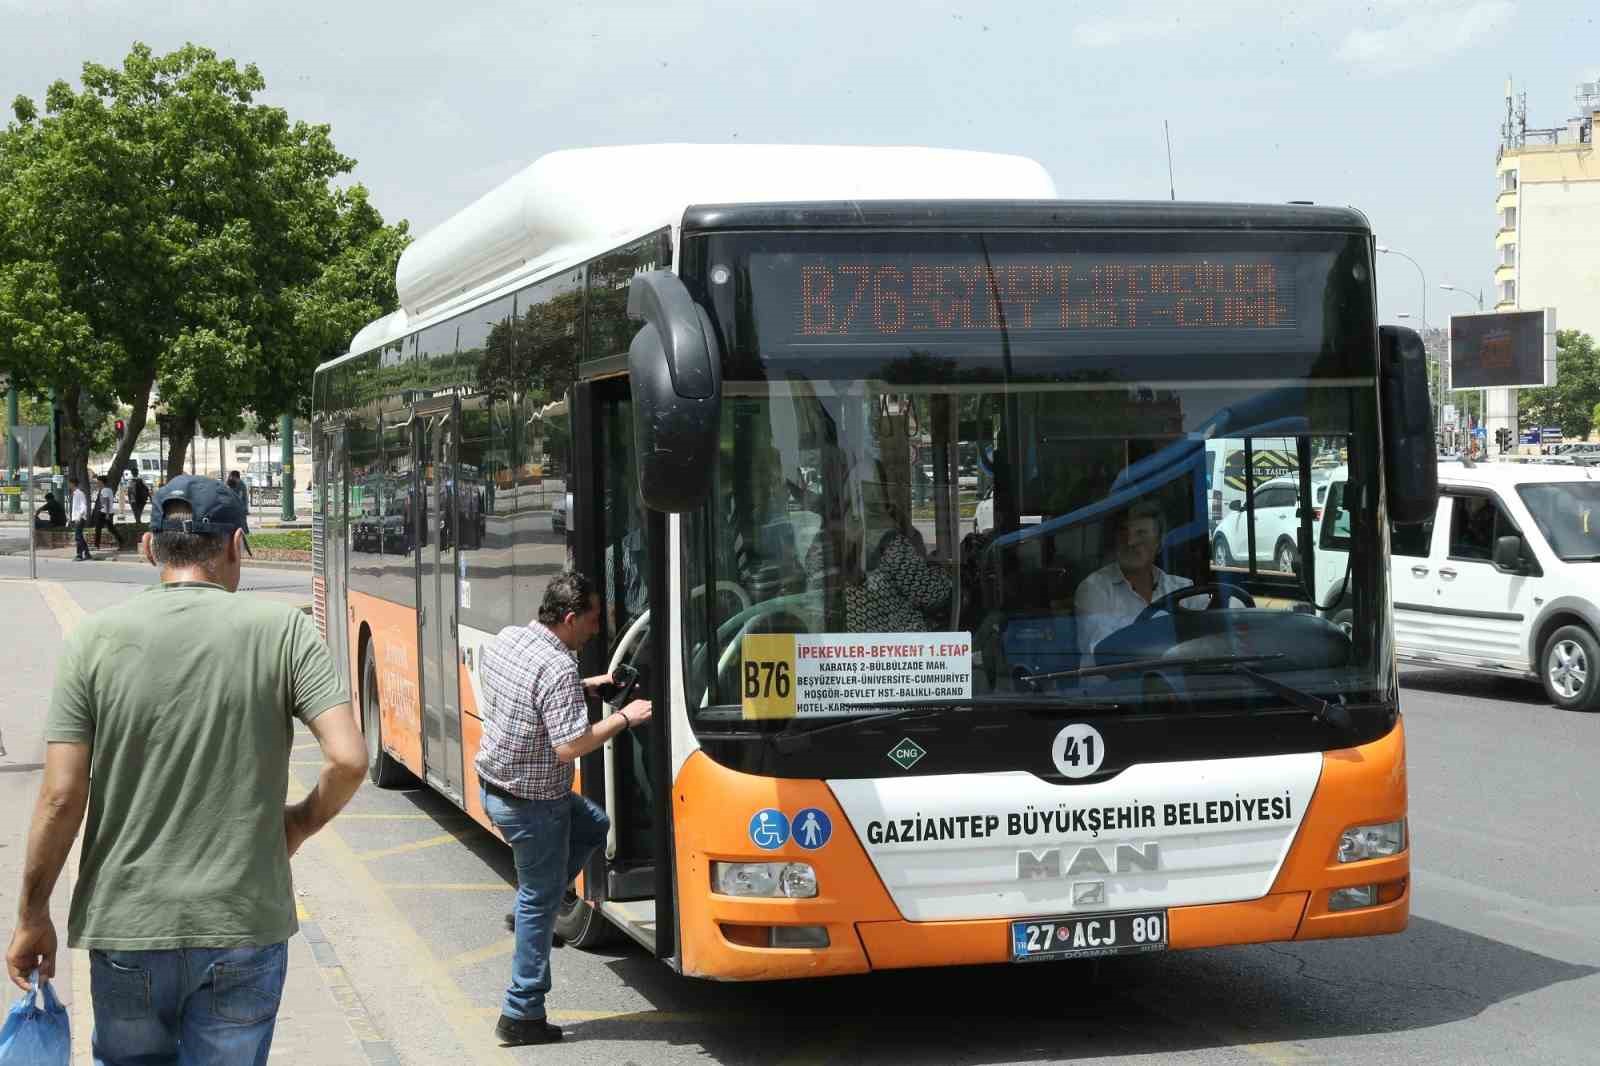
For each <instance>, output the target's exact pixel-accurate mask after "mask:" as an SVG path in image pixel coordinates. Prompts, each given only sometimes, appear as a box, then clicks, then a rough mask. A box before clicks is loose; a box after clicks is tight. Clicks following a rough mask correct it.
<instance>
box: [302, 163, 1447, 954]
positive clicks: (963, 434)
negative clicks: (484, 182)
mask: <svg viewBox="0 0 1600 1066" xmlns="http://www.w3.org/2000/svg"><path fill="white" fill-rule="evenodd" d="M1373 275H1374V247H1373V235H1372V232H1371V230H1370V227H1369V226H1368V223H1367V221H1366V219H1365V218H1364V216H1362V215H1361V214H1360V213H1359V212H1357V211H1355V210H1350V209H1346V208H1332V207H1319V206H1314V205H1301V204H1282V205H1237V204H1190V203H1166V202H1159V203H1109V202H1075V201H1071V200H1063V199H1059V198H1057V196H1056V192H1055V188H1054V185H1053V183H1052V182H1051V180H1050V178H1049V176H1048V175H1047V174H1046V173H1045V171H1044V170H1043V168H1041V167H1040V166H1039V165H1037V164H1036V163H1034V162H1031V161H1029V160H1026V159H1021V158H1017V157H1012V156H1003V155H989V154H980V153H967V152H955V151H942V150H924V149H910V148H834V147H802V146H692V145H689V146H685V145H678V146H639V147H619V148H604V149H586V150H577V151H567V152H557V153H554V154H551V155H547V156H544V157H542V158H541V159H539V160H538V161H537V162H535V163H534V164H533V165H532V166H531V167H529V168H528V169H527V170H526V171H524V172H523V173H521V174H520V175H518V176H516V177H514V178H512V179H511V180H510V181H509V182H507V183H506V184H504V185H503V186H501V187H499V188H497V189H495V190H493V191H491V192H490V193H488V194H487V195H486V196H484V197H483V198H482V199H480V200H479V201H477V202H476V203H474V204H472V205H471V206H469V207H467V208H465V209H464V210H463V211H461V213H459V214H458V215H456V216H454V217H453V218H451V219H449V220H448V221H446V222H445V223H443V224H442V225H441V226H440V227H439V228H438V229H436V230H435V231H433V232H431V233H429V234H427V235H426V236H424V237H423V238H421V239H420V240H418V241H417V242H416V243H415V244H414V245H412V246H411V247H410V248H408V249H407V250H406V252H405V254H404V255H403V256H402V257H401V260H400V262H399V266H398V269H397V277H396V281H397V291H398V294H399V302H400V308H399V309H398V310H396V311H395V312H393V313H392V314H390V315H388V316H386V317H385V318H382V319H380V320H378V321H376V322H373V323H371V324H370V325H368V326H367V327H366V328H364V329H363V330H362V331H361V332H360V333H359V334H358V335H357V336H356V337H355V338H354V340H353V341H352V343H351V346H350V351H349V354H348V355H346V356H344V357H342V358H340V359H338V360H335V361H332V362H330V363H328V364H327V365H325V366H322V367H321V368H319V369H318V371H317V372H316V376H315V379H314V385H313V389H314V408H315V419H314V438H315V449H314V450H315V457H314V465H315V474H316V477H315V481H316V486H317V500H316V503H315V510H314V514H315V522H316V530H317V539H316V553H315V558H316V573H315V579H314V588H315V609H316V616H317V618H318V620H319V622H320V623H321V624H322V626H323V630H324V633H325V636H326V640H327V642H328V644H329V645H330V646H331V648H332V649H333V650H334V652H335V654H336V656H337V658H338V660H339V661H340V662H341V663H343V664H344V668H345V670H347V672H348V680H349V684H350V686H351V692H352V695H353V698H354V700H355V702H356V704H357V705H358V706H359V708H360V712H361V719H362V727H363V730H364V732H365V735H366V739H367V744H368V747H369V751H370V754H371V770H370V774H371V777H372V780H373V782H374V783H375V784H377V785H378V786H380V787H381V786H409V787H419V786H420V787H426V788H430V789H434V790H437V791H438V792H439V793H440V794H442V795H444V796H447V797H449V799H450V800H451V801H453V802H454V803H456V804H458V805H459V806H460V807H461V808H462V809H463V810H464V811H465V812H467V814H469V815H470V816H471V817H472V818H474V819H476V820H477V821H479V822H480V823H483V824H484V825H485V826H486V827H487V826H488V822H487V819H486V818H485V816H484V812H483V810H482V807H481V804H480V801H479V798H478V793H479V789H478V783H477V780H476V777H475V774H474V770H473V757H474V753H475V751H476V750H477V747H478V744H479V740H480V736H481V733H482V724H481V723H482V716H483V715H484V714H485V713H492V712H491V711H490V710H489V709H488V708H487V707H486V703H485V698H484V693H483V691H482V689H481V688H480V679H479V667H480V664H481V663H482V661H483V658H484V656H485V654H489V655H492V654H494V650H493V646H492V642H493V640H494V637H495V635H496V633H498V632H499V631H500V630H501V629H503V628H504V627H507V626H511V625H523V624H528V623H529V622H530V621H531V620H532V619H533V618H534V617H535V614H536V612H537V609H538V605H539V601H540V597H541V595H542V593H543V590H544V588H545V586H546V584H547V583H548V581H549V580H550V578H551V576H552V575H554V574H556V573H559V572H560V571H561V570H562V569H563V568H565V567H568V566H571V567H575V568H577V569H578V570H580V571H582V572H584V573H586V574H589V575H590V576H591V577H592V578H593V579H594V580H595V585H596V588H597V589H598V590H600V592H601V595H602V599H603V608H602V614H603V624H602V628H601V633H600V635H599V636H598V637H597V638H596V639H595V640H594V641H593V642H592V643H591V644H590V646H588V647H587V648H585V649H584V650H583V651H582V653H581V655H580V660H581V661H580V666H581V668H582V670H583V672H584V674H585V675H593V674H599V673H602V672H605V671H607V670H617V669H618V668H620V667H623V666H627V667H630V668H632V670H633V672H634V676H635V677H636V687H635V689H634V692H635V693H636V694H637V695H639V696H644V697H648V698H649V699H651V700H652V701H653V703H654V707H655V714H654V719H653V721H652V723H651V724H650V726H649V727H647V728H645V729H640V730H634V731H632V732H629V733H626V734H623V735H621V736H618V737H617V738H615V739H614V740H613V741H612V742H610V743H608V744H607V745H606V746H605V747H604V749H603V750H600V751H597V752H594V753H592V754H590V755H588V756H585V757H584V758H583V759H581V760H580V763H579V766H578V773H577V784H576V786H575V787H577V788H578V789H580V790H581V791H582V793H583V794H584V795H586V796H588V797H589V798H591V799H592V800H594V801H595V802H596V803H599V804H601V805H603V806H604V807H605V809H606V810H607V812H608V814H609V815H610V817H611V821H612V828H611V832H610V836H609V837H608V839H607V842H606V844H605V846H604V847H603V848H602V849H599V850H598V851H597V852H596V854H595V856H594V857H593V859H592V860H591V862H590V863H589V865H588V867H587V868H586V869H585V870H584V872H583V873H582V875H581V876H580V877H579V878H578V879H577V881H576V882H575V883H574V885H573V886H572V887H571V890H570V892H569V893H568V895H567V898H566V899H565V901H564V903H563V905H562V908H561V912H560V915H559V925H558V928H559V930H560V932H561V933H562V935H564V936H565V937H566V938H567V939H568V940H570V941H572V942H574V943H575V944H576V945H578V946H579V947H587V946H594V945H597V944H600V943H602V942H604V941H605V940H607V939H611V938H615V937H617V936H619V935H622V934H625V935H627V936H630V937H632V938H633V939H634V940H636V941H637V942H638V943H640V944H642V945H643V946H644V948H645V949H647V950H648V951H650V952H652V953H653V954H654V955H656V956H658V957H659V958H661V959H662V960H664V961H665V962H666V963H667V964H668V965H669V966H671V967H672V968H674V969H675V970H677V971H679V972H681V973H683V974H686V975H693V976H698V977H707V978H715V979H723V980H757V979H778V978H796V977H809V976H823V975H833V974H846V973H859V972H865V971H870V970H880V969H890V968H898V967H915V966H938V965H954V964H976V963H1010V962H1034V961H1041V960H1053V959H1073V958H1086V957H1101V956H1114V955H1121V954H1132V953H1144V952H1152V951H1164V950H1178V949H1186V948H1200V947H1206V946H1214V945H1225V944H1246V943H1258V942H1267V941H1287V940H1307V939H1315V938H1325V937H1355V936H1367V935H1374V934H1383V933H1394V932H1397V931H1399V930H1401V929H1403V928H1404V927H1405V925H1406V922H1407V916H1408V913H1409V906H1410V852H1409V837H1408V833H1407V824H1406V814H1407V797H1406V774H1405V766H1406V762H1405V743H1404V732H1403V726H1402V719H1401V716H1400V708H1399V686H1398V680H1397V673H1396V668H1395V650H1394V628H1393V622H1392V619H1391V613H1390V596H1391V590H1390V588H1389V584H1388V580H1389V577H1388V575H1389V566H1388V543H1389V530H1390V528H1391V527H1394V526H1408V525H1410V524H1415V523H1419V522H1423V521H1425V520H1426V519H1427V518H1428V517H1429V516H1431V515H1432V514H1433V512H1434V509H1435V500H1436V494H1437V481H1436V472H1435V470H1434V466H1433V462H1434V459H1433V457H1434V447H1433V443H1434V442H1433V428H1432V424H1431V420H1430V410H1431V408H1430V405H1429V403H1428V396H1427V383H1426V375H1425V366H1424V356H1423V349H1422V345H1421V342H1420V340H1419V339H1418V338H1417V336H1416V334H1415V333H1412V332H1410V331H1408V330H1404V329H1397V328H1393V327H1388V326H1384V327H1380V326H1379V325H1378V323H1377V316H1376V304H1375V287H1374V276H1373ZM1217 442H1222V443H1221V444H1218V443H1217ZM1255 449H1260V450H1262V451H1266V450H1269V449H1270V450H1272V451H1275V452H1279V453H1283V452H1292V453H1293V462H1292V463H1291V462H1288V461H1287V459H1286V460H1285V461H1283V462H1281V463H1280V464H1279V465H1280V466H1281V467H1282V470H1281V471H1280V470H1277V469H1274V470H1272V471H1265V470H1263V471H1262V472H1261V477H1260V479H1259V480H1260V481H1261V482H1263V483H1264V482H1265V481H1267V480H1274V485H1275V486H1276V485H1277V484H1278V483H1279V482H1280V481H1281V480H1282V478H1283V477H1289V478H1290V481H1291V482H1292V483H1293V485H1294V486H1295V492H1296V493H1297V498H1298V499H1299V500H1300V501H1301V503H1300V504H1298V505H1296V504H1295V503H1294V500H1292V499H1289V498H1288V497H1285V496H1283V494H1282V493H1281V492H1279V491H1278V489H1277V488H1276V487H1274V489H1273V500H1274V506H1273V510H1274V513H1275V515H1276V518H1275V520H1276V521H1279V522H1280V525H1281V524H1282V519H1283V508H1284V507H1290V506H1292V507H1294V508H1295V510H1294V511H1293V512H1292V513H1293V515H1294V516H1295V519H1297V522H1295V523H1294V524H1293V525H1292V528H1291V529H1290V532H1289V534H1288V535H1290V536H1292V538H1293V539H1294V541H1295V546H1296V552H1295V555H1294V559H1293V565H1291V566H1287V567H1283V568H1279V567H1275V566H1273V565H1271V564H1270V563H1263V562H1262V561H1261V560H1259V559H1257V558H1256V557H1255V555H1254V553H1252V552H1244V553H1242V559H1243V561H1242V562H1241V561H1238V560H1235V562H1234V565H1232V566H1228V567H1216V566H1214V565H1213V563H1214V560H1213V551H1212V544H1211V530H1212V516H1211V515H1210V513H1209V511H1210V500H1209V497H1208V490H1209V489H1210V487H1211V486H1210V485H1208V483H1207V480H1208V470H1209V467H1210V465H1211V463H1210V460H1209V456H1211V455H1212V454H1214V453H1217V452H1219V451H1221V452H1225V453H1232V452H1235V451H1238V452H1242V453H1251V452H1252V451H1253V450H1255ZM1335 455H1337V456H1339V457H1340V458H1341V461H1343V462H1344V463H1345V467H1344V471H1343V474H1344V477H1345V481H1344V487H1343V489H1342V491H1341V492H1340V493H1339V494H1338V499H1337V501H1336V502H1337V505H1338V506H1341V507H1343V508H1345V510H1346V512H1347V513H1341V514H1340V515H1339V516H1337V519H1338V526H1339V528H1340V529H1342V530H1345V531H1347V532H1348V535H1347V536H1345V537H1343V538H1341V542H1340V550H1339V551H1338V552H1337V553H1336V554H1335V555H1330V556H1329V559H1328V561H1327V565H1325V566H1324V567H1323V568H1324V569H1325V570H1326V569H1328V568H1329V567H1330V566H1331V567H1335V568H1337V577H1336V578H1334V579H1333V580H1332V581H1330V580H1329V579H1328V575H1327V574H1324V575H1322V576H1320V577H1319V575H1318V573H1317V568H1318V564H1319V557H1318V550H1317V544H1318V538H1317V537H1316V535H1315V533H1316V530H1315V527H1314V522H1315V521H1316V519H1315V518H1314V515H1313V508H1312V507H1311V506H1308V505H1306V503H1305V501H1309V500H1310V499H1311V489H1312V483H1311V474H1312V471H1313V468H1314V467H1315V466H1317V464H1318V463H1319V462H1320V461H1322V460H1323V458H1324V457H1327V456H1335ZM531 469H539V470H541V471H542V476H541V477H538V478H532V477H527V476H524V472H526V471H528V470H531ZM1255 474H1256V471H1255V468H1254V466H1253V464H1251V463H1245V464H1243V465H1241V467H1240V470H1239V475H1240V478H1241V479H1242V480H1241V488H1240V489H1239V490H1238V499H1237V502H1236V504H1230V515H1235V516H1236V514H1237V512H1239V511H1242V513H1243V515H1244V518H1245V520H1246V521H1247V522H1248V521H1254V520H1255V517H1256V516H1255V515H1254V509H1255V508H1254V504H1255V493H1256V489H1257V488H1258V485H1257V479H1256V477H1255ZM980 478H981V482H982V486H981V487H982V489H983V492H984V499H983V503H984V506H985V507H986V508H989V509H990V510H988V511H987V513H986V515H987V516H986V518H985V520H984V522H983V523H979V522H977V521H975V518H974V514H975V512H974V508H975V507H976V506H977V502H978V501H977V496H978V490H979V485H978V481H979V479H980ZM467 485H472V486H476V487H475V488H474V489H473V490H472V491H471V492H470V493H469V492H464V491H462V489H461V488H458V486H467ZM491 488H492V490H493V491H490V489H491ZM373 492H376V493H377V495H378V499H377V500H376V501H375V503H374V502H372V501H370V500H368V499H367V496H368V494H371V493H373ZM358 499H359V501H360V503H359V504H356V503H353V502H352V501H355V500H358ZM469 500H470V501H471V502H470V503H469V502H468V501H469ZM557 516H559V517H557ZM464 523H470V524H471V525H472V529H471V530H470V531H468V530H465V529H464V528H463V524H464ZM556 523H559V525H558V524H556ZM359 524H365V526H366V527H367V528H369V529H370V528H377V529H381V530H384V531H389V530H392V531H393V533H392V535H391V534H390V533H389V532H384V533H382V534H381V535H373V534H372V533H370V532H368V533H365V534H363V535H361V536H359V537H357V536H354V535H353V533H352V530H353V529H355V528H356V526H357V525H359ZM980 525H981V526H982V527H983V528H979V527H980ZM1275 528H1276V527H1275ZM1261 535H1262V536H1265V535H1266V534H1265V533H1263V534H1261ZM1249 539H1250V538H1249V536H1247V537H1246V540H1249ZM1136 583H1137V587H1138V588H1139V589H1140V590H1141V591H1139V592H1135V591H1134V589H1135V585H1136ZM1330 586H1336V589H1337V592H1336V594H1333V593H1330V594H1328V595H1327V596H1325V597H1324V596H1320V595H1319V594H1318V593H1317V590H1322V589H1327V588H1329V587H1330ZM1147 587H1148V593H1147V592H1146V591H1144V590H1145V589H1146V588H1147ZM1333 600H1336V601H1337V603H1336V604H1335V603H1334V602H1331V601H1333ZM1335 606H1337V608H1338V610H1339V611H1340V612H1341V616H1342V618H1341V620H1340V621H1339V622H1336V621H1335V620H1334V619H1333V618H1332V617H1331V615H1330V612H1331V609H1332V608H1333V607H1335ZM591 713H592V715H593V716H594V717H595V718H597V719H598V717H599V716H600V715H602V714H604V713H606V709H605V708H604V707H602V706H600V705H599V704H598V703H597V704H595V705H593V706H592V707H591ZM491 831H492V828H491Z"/></svg>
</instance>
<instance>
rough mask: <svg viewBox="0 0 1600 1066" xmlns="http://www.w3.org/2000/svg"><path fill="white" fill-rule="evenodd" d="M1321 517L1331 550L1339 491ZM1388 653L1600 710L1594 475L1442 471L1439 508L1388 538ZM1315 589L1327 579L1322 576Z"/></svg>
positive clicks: (1599, 554)
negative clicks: (1391, 626) (1515, 681)
mask: <svg viewBox="0 0 1600 1066" xmlns="http://www.w3.org/2000/svg"><path fill="white" fill-rule="evenodd" d="M1334 488H1335V493H1336V495H1334V496H1333V498H1332V502H1331V503H1330V506H1329V508H1328V515H1327V517H1326V518H1325V520H1324V523H1323V526H1324V529H1325V532H1324V535H1323V536H1322V537H1321V538H1320V539H1321V545H1322V546H1321V547H1320V549H1319V552H1318V556H1317V566H1318V569H1319V575H1320V572H1321V570H1322V569H1323V568H1324V567H1327V568H1329V569H1331V570H1337V569H1338V568H1339V564H1338V558H1339V554H1338V553H1337V552H1334V551H1330V550H1329V546H1330V543H1331V542H1332V541H1333V540H1336V538H1334V537H1331V536H1330V535H1329V533H1328V532H1326V530H1327V528H1328V523H1329V522H1331V521H1333V520H1335V517H1336V515H1335V511H1336V505H1337V503H1338V500H1339V495H1338V494H1342V490H1343V485H1342V484H1336V485H1335V486H1334ZM1389 541H1390V553H1391V568H1390V596H1391V598H1392V599H1393V602H1394V622H1395V650H1396V653H1397V654H1398V656H1399V657H1400V658H1401V659H1403V660H1406V661H1408V662H1413V663H1423V664H1427V665H1429V666H1442V667H1451V668H1456V669H1462V670H1472V671H1476V672H1481V673H1490V674H1499V675H1501V676H1511V677H1522V678H1527V679H1529V680H1534V679H1537V680H1538V681H1539V682H1540V683H1541V684H1543V686H1544V690H1545V695H1546V696H1547V697H1548V698H1549V700H1550V702H1551V703H1553V704H1555V705H1556V706H1557V707H1560V708H1563V709H1565V710H1575V711H1595V710H1600V477H1597V476H1596V475H1595V472H1594V471H1593V470H1592V469H1590V468H1589V467H1585V466H1563V465H1559V464H1528V463H1494V464H1477V465H1470V466H1469V465H1466V464H1456V463H1447V464H1441V465H1440V467H1439V507H1438V510H1437V511H1436V512H1435V514H1434V517H1433V520H1432V521H1431V522H1429V523H1428V524H1426V525H1424V526H1415V527H1409V528H1396V529H1394V530H1392V531H1391V534H1390V538H1389ZM1318 584H1319V585H1320V584H1322V581H1321V580H1320V577H1319V581H1318Z"/></svg>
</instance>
